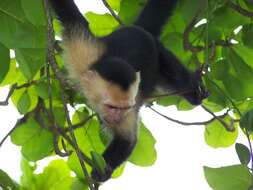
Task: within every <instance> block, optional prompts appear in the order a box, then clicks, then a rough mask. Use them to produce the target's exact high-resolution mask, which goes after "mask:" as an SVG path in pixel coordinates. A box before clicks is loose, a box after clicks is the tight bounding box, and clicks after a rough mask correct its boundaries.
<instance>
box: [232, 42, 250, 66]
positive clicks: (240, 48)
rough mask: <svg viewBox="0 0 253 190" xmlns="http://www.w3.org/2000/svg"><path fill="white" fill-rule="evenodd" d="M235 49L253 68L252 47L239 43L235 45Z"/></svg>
mask: <svg viewBox="0 0 253 190" xmlns="http://www.w3.org/2000/svg"><path fill="white" fill-rule="evenodd" d="M233 50H234V51H235V52H236V53H237V55H239V56H240V57H241V58H242V59H243V61H244V62H245V63H246V64H247V65H248V66H250V67H251V68H252V69H253V53H252V49H250V48H248V47H246V46H243V45H242V44H237V45H235V46H234V47H233Z"/></svg>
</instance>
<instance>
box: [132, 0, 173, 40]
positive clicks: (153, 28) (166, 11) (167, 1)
mask: <svg viewBox="0 0 253 190" xmlns="http://www.w3.org/2000/svg"><path fill="white" fill-rule="evenodd" d="M176 3H177V0H149V1H148V2H147V4H146V6H145V7H144V9H143V10H142V12H141V13H140V15H139V17H138V18H137V21H136V22H135V25H138V26H140V27H142V28H144V29H145V30H147V31H148V32H150V33H151V34H152V35H153V36H155V37H158V36H159V35H160V33H161V29H162V26H163V25H164V24H165V22H166V21H167V19H168V18H169V17H170V16H171V14H172V11H173V8H174V7H175V5H176Z"/></svg>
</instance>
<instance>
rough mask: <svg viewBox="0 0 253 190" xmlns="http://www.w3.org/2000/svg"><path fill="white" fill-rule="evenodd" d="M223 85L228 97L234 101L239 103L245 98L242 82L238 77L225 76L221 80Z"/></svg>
mask: <svg viewBox="0 0 253 190" xmlns="http://www.w3.org/2000/svg"><path fill="white" fill-rule="evenodd" d="M223 84H224V86H225V88H226V90H227V92H228V95H229V97H231V98H233V99H234V100H237V101H240V100H245V99H246V98H247V94H246V92H245V89H244V88H243V82H242V81H241V80H240V77H237V76H233V75H231V74H227V75H226V76H224V78H223Z"/></svg>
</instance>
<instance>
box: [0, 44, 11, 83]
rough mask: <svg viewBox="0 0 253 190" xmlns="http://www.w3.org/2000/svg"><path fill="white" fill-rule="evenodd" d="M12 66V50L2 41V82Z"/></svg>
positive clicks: (0, 80)
mask: <svg viewBox="0 0 253 190" xmlns="http://www.w3.org/2000/svg"><path fill="white" fill-rule="evenodd" d="M9 67H10V51H9V49H8V48H6V47H5V46H4V45H3V44H1V43H0V84H1V82H2V81H3V79H4V78H5V76H6V75H7V73H8V71H9Z"/></svg>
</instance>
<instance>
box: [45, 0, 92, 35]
mask: <svg viewBox="0 0 253 190" xmlns="http://www.w3.org/2000/svg"><path fill="white" fill-rule="evenodd" d="M49 2H50V4H51V6H52V8H53V9H54V11H55V13H56V15H57V18H58V20H60V21H61V23H62V25H63V27H64V35H66V36H69V35H72V34H73V33H76V32H78V31H77V30H80V32H85V31H87V34H89V32H88V25H89V23H88V22H87V20H86V19H85V18H84V17H83V15H82V14H81V13H80V11H79V10H78V8H77V6H76V4H75V3H74V1H73V0H49Z"/></svg>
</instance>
